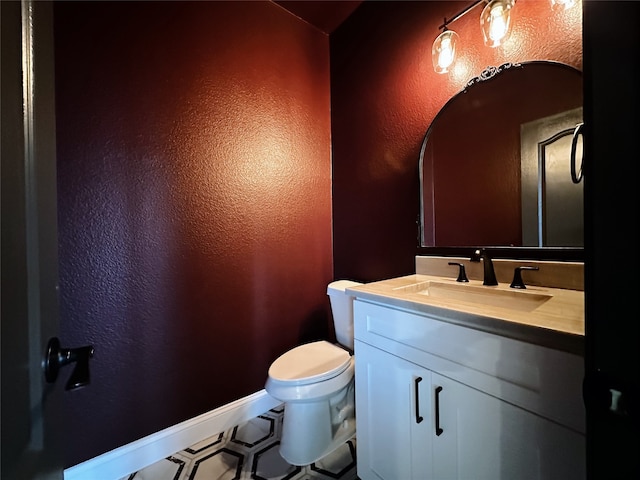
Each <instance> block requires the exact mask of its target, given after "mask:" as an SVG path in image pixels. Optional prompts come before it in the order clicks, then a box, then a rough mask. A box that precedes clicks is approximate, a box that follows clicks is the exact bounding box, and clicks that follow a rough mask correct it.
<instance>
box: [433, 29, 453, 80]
mask: <svg viewBox="0 0 640 480" xmlns="http://www.w3.org/2000/svg"><path fill="white" fill-rule="evenodd" d="M457 43H458V34H457V33H456V32H454V31H453V30H448V29H447V27H445V28H444V32H442V33H441V34H440V35H438V37H437V38H436V39H435V41H434V42H433V47H431V59H432V60H433V69H434V70H435V71H436V73H447V72H448V71H449V67H450V66H451V65H452V64H453V61H454V60H455V58H456V45H457Z"/></svg>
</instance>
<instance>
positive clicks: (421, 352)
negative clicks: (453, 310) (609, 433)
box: [354, 300, 586, 480]
mask: <svg viewBox="0 0 640 480" xmlns="http://www.w3.org/2000/svg"><path fill="white" fill-rule="evenodd" d="M354 312H355V339H356V341H355V355H356V412H357V416H356V421H357V432H358V443H357V449H358V450H357V458H358V476H359V478H361V479H362V480H374V479H375V480H380V479H383V480H409V479H419V480H428V479H436V480H445V479H465V480H466V479H478V480H480V479H487V480H499V479H503V480H513V479H516V478H517V479H518V480H520V479H563V480H566V479H584V478H585V477H586V473H585V438H584V407H583V406H582V400H581V394H580V384H581V381H582V374H581V372H582V369H583V367H582V358H581V357H579V356H577V355H573V354H569V353H566V352H561V351H557V350H553V349H548V348H545V347H540V346H537V345H532V344H528V343H525V342H520V341H516V340H512V339H508V338H504V337H501V336H499V335H496V334H493V333H487V332H483V331H479V330H475V329H472V328H468V327H466V326H460V325H454V324H452V323H449V322H444V321H441V320H438V319H436V318H434V317H432V316H429V315H424V314H417V313H413V312H410V311H404V310H399V309H395V308H390V307H387V306H384V305H378V304H375V303H369V302H366V301H361V300H356V302H355V304H354Z"/></svg>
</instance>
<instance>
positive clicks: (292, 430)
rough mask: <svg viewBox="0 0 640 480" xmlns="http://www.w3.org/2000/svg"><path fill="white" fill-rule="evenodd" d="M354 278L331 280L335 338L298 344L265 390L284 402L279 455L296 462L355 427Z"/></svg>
mask: <svg viewBox="0 0 640 480" xmlns="http://www.w3.org/2000/svg"><path fill="white" fill-rule="evenodd" d="M356 285H362V284H361V283H358V282H352V281H349V280H338V281H335V282H331V283H330V284H329V286H328V287H327V294H328V295H329V300H330V302H331V311H332V313H333V323H334V326H335V332H336V339H337V340H338V343H339V344H340V345H334V344H333V343H330V342H327V341H324V340H321V341H317V342H312V343H307V344H304V345H300V346H298V347H295V348H293V349H291V350H289V351H288V352H285V353H284V354H282V355H281V356H280V357H278V358H277V359H276V360H275V361H274V362H273V363H272V364H271V366H270V367H269V377H268V379H267V383H266V385H265V390H266V391H267V393H269V395H271V396H272V397H273V398H275V399H277V400H280V401H282V402H283V403H284V420H283V424H282V434H281V436H280V455H281V456H282V458H284V459H285V460H286V461H287V462H288V463H290V464H291V465H309V464H311V463H313V462H316V461H317V460H319V459H321V458H322V457H324V456H325V455H327V454H329V453H331V452H332V451H333V450H335V449H336V448H338V447H339V446H341V445H342V444H343V443H344V442H346V441H347V440H349V438H351V437H352V436H353V435H354V434H355V432H356V419H355V384H354V367H355V359H354V357H353V355H352V352H353V297H351V296H350V295H348V294H347V293H346V292H345V289H346V288H348V287H352V286H356Z"/></svg>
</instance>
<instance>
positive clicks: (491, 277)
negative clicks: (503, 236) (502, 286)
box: [470, 248, 498, 285]
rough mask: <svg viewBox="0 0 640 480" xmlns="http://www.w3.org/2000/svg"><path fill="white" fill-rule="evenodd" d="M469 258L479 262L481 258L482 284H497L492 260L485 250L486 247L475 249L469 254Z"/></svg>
mask: <svg viewBox="0 0 640 480" xmlns="http://www.w3.org/2000/svg"><path fill="white" fill-rule="evenodd" d="M470 260H471V261H472V262H479V261H480V260H482V266H483V268H484V280H483V281H482V284H483V285H498V280H496V272H495V270H494V269H493V262H492V261H491V257H490V256H489V252H487V250H486V249H484V248H478V249H476V250H475V251H474V252H473V254H472V255H471V258H470Z"/></svg>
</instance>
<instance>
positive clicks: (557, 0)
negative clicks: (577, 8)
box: [551, 0, 576, 10]
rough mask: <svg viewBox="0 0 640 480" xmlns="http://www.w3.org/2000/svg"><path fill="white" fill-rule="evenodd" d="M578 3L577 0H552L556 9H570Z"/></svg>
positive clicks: (552, 4)
mask: <svg viewBox="0 0 640 480" xmlns="http://www.w3.org/2000/svg"><path fill="white" fill-rule="evenodd" d="M575 4H576V0H551V7H552V8H554V9H560V10H568V9H570V8H571V7H573V6H574V5H575Z"/></svg>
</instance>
